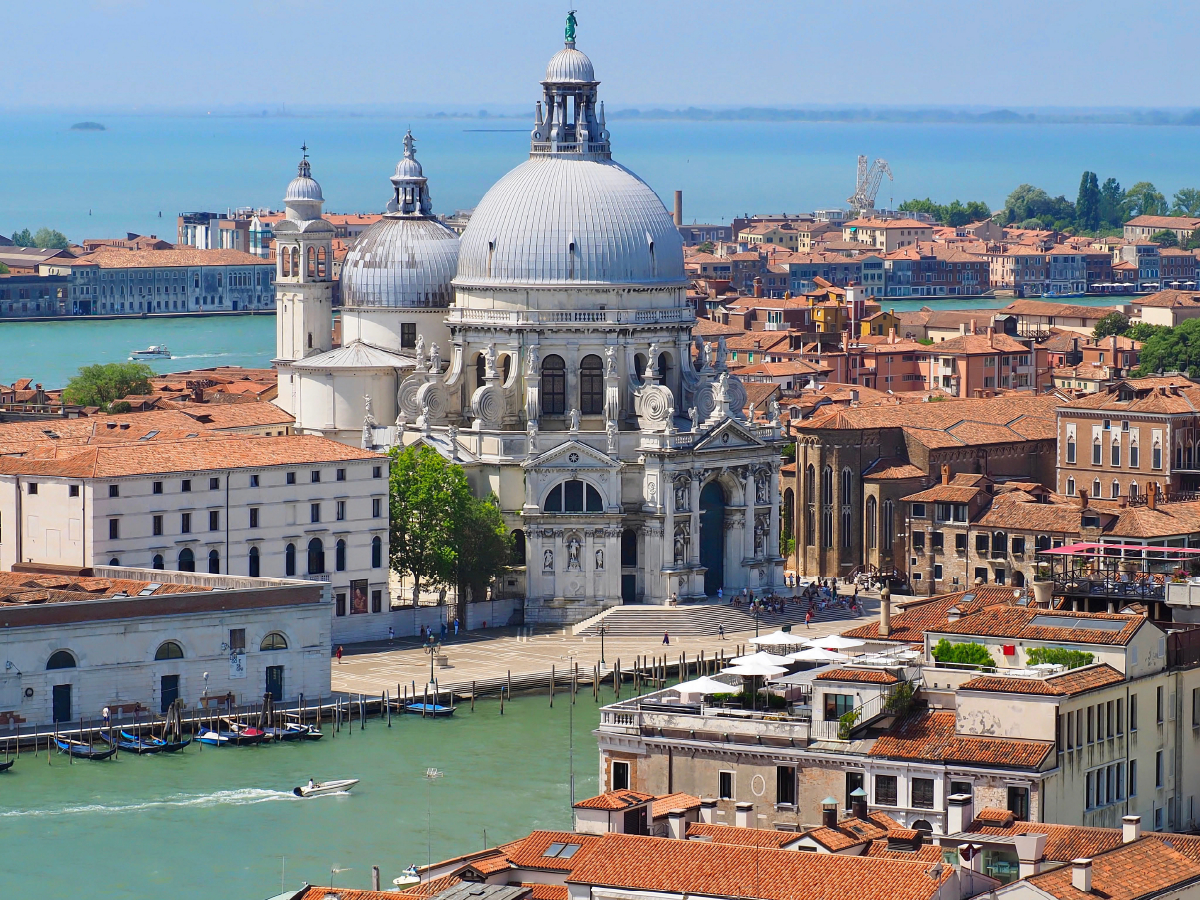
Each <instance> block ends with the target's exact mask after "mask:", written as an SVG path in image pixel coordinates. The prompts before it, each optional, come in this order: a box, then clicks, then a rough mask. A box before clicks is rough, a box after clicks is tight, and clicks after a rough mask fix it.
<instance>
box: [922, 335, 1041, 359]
mask: <svg viewBox="0 0 1200 900" xmlns="http://www.w3.org/2000/svg"><path fill="white" fill-rule="evenodd" d="M924 349H925V350H927V351H928V352H930V353H936V354H939V355H951V354H955V353H967V354H972V353H1009V354H1013V353H1029V352H1030V351H1029V348H1028V347H1026V346H1025V345H1024V344H1022V343H1021V342H1020V341H1018V340H1015V339H1014V338H1011V337H1009V336H1008V335H1007V334H1002V333H1000V332H993V333H992V334H990V335H989V334H960V335H959V336H958V337H954V338H950V339H949V340H946V341H940V342H938V343H936V344H934V345H932V346H927V347H924Z"/></svg>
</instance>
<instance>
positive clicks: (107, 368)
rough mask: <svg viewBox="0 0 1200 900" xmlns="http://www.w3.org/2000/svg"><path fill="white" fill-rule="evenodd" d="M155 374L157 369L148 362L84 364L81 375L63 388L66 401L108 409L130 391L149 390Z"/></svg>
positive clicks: (130, 392)
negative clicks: (147, 363) (152, 367)
mask: <svg viewBox="0 0 1200 900" xmlns="http://www.w3.org/2000/svg"><path fill="white" fill-rule="evenodd" d="M152 377H154V370H152V369H151V368H150V367H149V366H148V365H146V364H145V363H136V362H119V363H101V364H97V365H94V366H84V367H83V368H81V369H80V370H79V374H78V375H76V376H75V377H74V378H72V379H71V380H70V381H69V382H67V386H66V388H65V389H64V390H63V402H64V403H69V404H73V405H76V406H99V407H100V408H101V409H108V408H109V404H110V403H112V402H113V401H115V400H120V399H121V398H122V397H124V396H126V395H127V394H148V393H150V391H151V387H150V379H151V378H152Z"/></svg>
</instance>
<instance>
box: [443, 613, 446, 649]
mask: <svg viewBox="0 0 1200 900" xmlns="http://www.w3.org/2000/svg"><path fill="white" fill-rule="evenodd" d="M442 643H443V644H444V643H446V620H445V619H443V620H442Z"/></svg>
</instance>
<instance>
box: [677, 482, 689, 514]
mask: <svg viewBox="0 0 1200 900" xmlns="http://www.w3.org/2000/svg"><path fill="white" fill-rule="evenodd" d="M688 508H689V505H688V482H687V479H686V478H680V479H679V480H678V481H676V482H675V512H687V511H688Z"/></svg>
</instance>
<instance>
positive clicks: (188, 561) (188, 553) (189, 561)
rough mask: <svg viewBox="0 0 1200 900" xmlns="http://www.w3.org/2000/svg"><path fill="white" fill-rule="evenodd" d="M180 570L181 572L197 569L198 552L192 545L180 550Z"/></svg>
mask: <svg viewBox="0 0 1200 900" xmlns="http://www.w3.org/2000/svg"><path fill="white" fill-rule="evenodd" d="M179 571H180V572H195V571H196V554H194V553H193V552H192V550H191V548H190V547H184V548H183V549H182V550H180V551H179Z"/></svg>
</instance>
